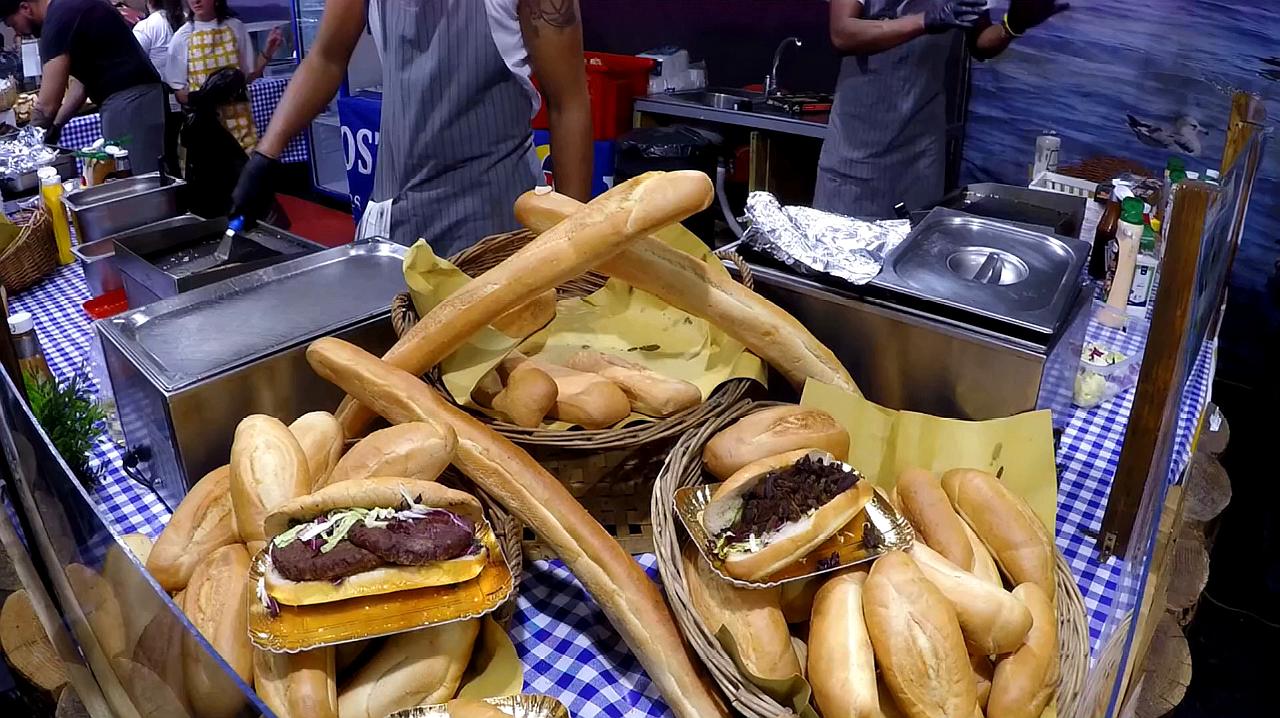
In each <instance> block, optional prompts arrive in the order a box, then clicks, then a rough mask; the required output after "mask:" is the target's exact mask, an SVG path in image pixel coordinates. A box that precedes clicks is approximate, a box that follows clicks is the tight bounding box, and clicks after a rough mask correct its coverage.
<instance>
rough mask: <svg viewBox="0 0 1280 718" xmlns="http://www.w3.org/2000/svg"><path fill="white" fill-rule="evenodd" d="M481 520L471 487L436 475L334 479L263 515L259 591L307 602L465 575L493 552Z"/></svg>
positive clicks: (477, 570)
mask: <svg viewBox="0 0 1280 718" xmlns="http://www.w3.org/2000/svg"><path fill="white" fill-rule="evenodd" d="M483 524H484V514H483V512H482V509H481V507H480V502H479V501H478V500H476V498H475V497H474V496H471V495H470V494H466V493H463V492H461V491H455V490H453V489H449V488H446V487H444V486H441V485H440V484H437V483H435V482H432V481H420V480H413V479H404V478H392V477H378V478H370V479H353V480H350V481H344V482H342V483H338V484H332V485H330V486H326V487H325V488H323V489H320V490H319V491H317V492H315V493H313V494H310V495H307V496H302V497H300V498H297V499H294V500H292V501H289V502H288V503H285V504H283V505H282V506H280V507H279V508H278V509H277V510H276V511H274V512H273V513H272V514H271V515H270V516H268V517H267V519H266V521H265V524H264V526H265V529H266V533H267V535H268V536H270V537H271V538H270V540H269V541H268V542H267V549H266V550H267V564H268V565H267V567H266V570H265V572H264V577H263V581H262V584H261V586H260V588H259V590H260V593H261V594H262V595H260V596H259V598H261V599H262V600H263V602H264V603H266V604H267V605H270V604H271V602H272V601H276V602H279V603H282V604H286V605H290V606H305V605H312V604H317V603H327V602H330V601H341V600H345V599H348V598H356V597H359V596H373V595H378V594H384V593H392V592H395V591H403V590H408V589H414V588H425V587H428V586H447V585H451V584H455V583H462V582H463V581H468V580H470V579H472V578H475V577H476V576H477V575H479V573H480V571H481V569H483V568H484V565H485V562H486V561H487V560H488V550H487V549H486V548H485V547H484V545H483V544H482V543H481V542H480V540H479V539H478V538H477V536H478V531H477V528H478V527H480V526H482V525H483Z"/></svg>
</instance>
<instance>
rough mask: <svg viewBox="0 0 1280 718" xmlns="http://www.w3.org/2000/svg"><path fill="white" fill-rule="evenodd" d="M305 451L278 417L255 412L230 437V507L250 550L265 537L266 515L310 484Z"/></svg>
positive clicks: (263, 542) (253, 551)
mask: <svg viewBox="0 0 1280 718" xmlns="http://www.w3.org/2000/svg"><path fill="white" fill-rule="evenodd" d="M308 471H309V469H308V466H307V455H306V454H304V453H303V452H302V446H301V445H300V444H299V443H298V440H297V439H295V438H294V436H293V433H292V432H290V431H289V427H287V426H285V425H284V424H283V423H281V422H280V420H279V419H275V418H272V417H270V416H263V415H262V414H254V415H252V416H248V417H246V418H245V419H243V420H242V421H241V422H240V424H239V426H237V427H236V433H235V439H234V440H232V442H231V510H232V512H233V513H234V515H235V519H236V530H237V532H238V533H239V534H240V539H241V540H242V541H244V542H245V544H246V546H247V548H248V549H249V553H250V554H251V555H253V554H257V553H258V551H260V550H261V549H262V548H263V547H264V546H266V543H267V537H266V535H265V534H264V533H263V531H262V520H263V519H265V518H266V517H267V514H269V513H271V511H272V510H274V509H275V507H276V506H279V505H280V504H282V503H284V502H286V501H288V500H289V499H293V498H297V497H299V496H302V495H303V494H306V493H308V492H309V491H310V489H311V477H310V475H309V474H308V473H307V472H308Z"/></svg>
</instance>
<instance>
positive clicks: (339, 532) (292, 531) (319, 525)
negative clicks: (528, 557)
mask: <svg viewBox="0 0 1280 718" xmlns="http://www.w3.org/2000/svg"><path fill="white" fill-rule="evenodd" d="M400 495H401V496H402V497H403V498H404V501H403V502H402V503H401V505H400V506H399V507H397V508H376V509H364V508H350V509H339V510H337V511H330V512H329V513H327V514H324V515H323V516H317V517H316V518H314V519H312V520H310V521H307V522H305V523H300V524H298V525H297V526H292V527H290V528H289V529H288V530H286V531H283V532H281V533H280V535H278V536H276V537H275V538H274V539H272V540H271V545H272V546H274V547H275V548H284V547H285V546H288V545H289V544H291V543H293V542H294V541H309V542H318V543H319V544H320V545H319V550H320V553H329V552H330V551H332V550H333V549H334V548H335V547H336V546H337V545H338V544H339V543H341V542H342V540H343V539H345V538H346V537H347V534H348V533H350V532H351V529H353V528H355V526H356V525H357V524H361V523H363V524H364V525H365V526H368V527H369V528H385V527H386V526H387V525H388V524H390V523H391V522H392V521H393V520H395V521H414V520H417V519H421V518H425V517H427V516H430V515H432V514H446V515H448V516H449V518H450V520H452V521H453V522H454V523H456V524H457V525H459V526H461V527H463V528H467V525H466V522H464V521H463V520H462V519H461V518H459V517H458V515H457V514H455V513H453V512H452V511H447V510H445V509H437V508H434V507H431V506H427V505H425V504H423V503H421V501H420V500H415V499H414V498H413V497H412V496H410V495H409V494H408V492H406V491H405V490H404V487H401V488H400ZM419 498H421V497H419ZM312 548H313V550H314V548H315V546H314V545H313V547H312Z"/></svg>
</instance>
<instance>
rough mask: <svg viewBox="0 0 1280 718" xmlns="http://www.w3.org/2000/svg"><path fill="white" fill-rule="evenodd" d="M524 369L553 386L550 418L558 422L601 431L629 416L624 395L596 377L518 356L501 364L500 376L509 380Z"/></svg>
mask: <svg viewBox="0 0 1280 718" xmlns="http://www.w3.org/2000/svg"><path fill="white" fill-rule="evenodd" d="M526 367H533V368H535V369H540V370H542V372H543V373H545V374H546V375H547V376H548V377H550V378H551V380H552V381H554V382H555V384H556V400H555V403H554V404H553V405H552V407H551V415H552V416H554V417H555V418H557V419H559V420H561V421H567V422H569V423H570V424H577V425H579V426H581V427H582V428H584V429H603V428H605V427H608V426H613V425H614V424H616V423H618V422H619V421H622V420H623V419H625V418H627V416H629V415H630V414H631V402H629V401H627V395H626V393H624V392H623V391H622V388H621V387H619V386H618V385H617V384H615V383H613V382H612V381H609V380H608V379H606V378H604V377H602V376H600V375H599V374H592V373H590V372H584V371H577V370H574V369H570V368H569V367H565V366H560V365H559V364H552V363H551V362H546V361H542V360H541V359H536V358H532V357H526V356H524V355H522V354H519V353H518V352H517V353H515V354H513V355H512V356H509V357H507V358H506V359H503V360H502V372H503V373H504V374H506V375H507V377H509V378H510V377H514V376H515V374H516V373H517V372H519V371H521V370H522V369H525V368H526ZM494 401H495V402H496V401H497V399H496V398H495V399H494ZM494 408H497V407H496V406H495V407H494Z"/></svg>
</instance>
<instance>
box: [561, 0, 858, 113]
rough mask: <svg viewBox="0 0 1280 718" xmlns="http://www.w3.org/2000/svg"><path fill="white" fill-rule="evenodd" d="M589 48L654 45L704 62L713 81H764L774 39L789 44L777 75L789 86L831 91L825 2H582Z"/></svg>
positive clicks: (629, 50) (833, 69) (629, 49)
mask: <svg viewBox="0 0 1280 718" xmlns="http://www.w3.org/2000/svg"><path fill="white" fill-rule="evenodd" d="M580 3H581V7H582V24H583V33H584V39H585V41H586V47H587V49H588V50H596V51H600V52H617V53H625V54H635V53H637V52H643V51H645V50H648V49H651V48H654V47H658V46H660V45H677V46H679V47H684V48H686V49H687V50H689V52H690V54H691V55H692V56H693V58H694V59H695V60H697V59H704V60H706V61H707V74H708V77H709V80H710V83H711V84H712V85H723V86H731V87H739V86H742V85H747V84H752V83H759V82H763V81H764V76H765V74H766V73H768V72H769V63H770V62H771V60H772V58H773V51H774V49H775V48H776V47H777V46H778V43H779V42H780V41H781V40H782V39H783V38H785V37H787V36H788V35H795V36H796V37H798V38H800V39H801V40H802V41H803V42H804V46H803V47H800V48H789V49H788V50H787V54H786V57H785V58H784V59H783V61H782V65H781V67H780V69H779V72H778V74H779V75H780V76H781V84H782V86H783V87H785V88H787V89H790V90H796V91H799V90H831V89H832V88H833V87H835V80H836V73H837V72H838V71H839V59H838V58H837V57H836V54H835V52H834V51H833V50H832V48H831V43H830V41H829V39H828V36H827V8H828V7H829V6H828V4H827V2H826V0H580Z"/></svg>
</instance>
